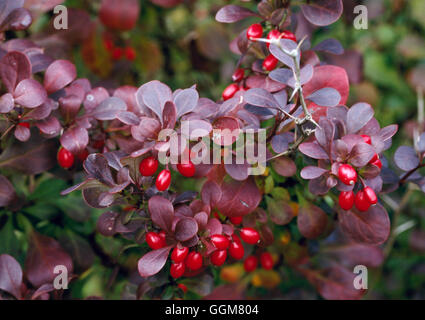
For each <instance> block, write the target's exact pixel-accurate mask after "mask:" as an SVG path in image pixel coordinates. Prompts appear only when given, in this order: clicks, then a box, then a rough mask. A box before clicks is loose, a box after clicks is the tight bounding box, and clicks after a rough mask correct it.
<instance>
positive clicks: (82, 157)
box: [78, 149, 89, 161]
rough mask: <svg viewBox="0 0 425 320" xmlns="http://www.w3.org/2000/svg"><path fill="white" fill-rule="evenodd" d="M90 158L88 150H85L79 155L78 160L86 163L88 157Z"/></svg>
mask: <svg viewBox="0 0 425 320" xmlns="http://www.w3.org/2000/svg"><path fill="white" fill-rule="evenodd" d="M88 156H89V152H88V151H87V149H84V150H83V151H81V152H80V154H79V155H78V159H80V161H85V160H86V159H87V157H88Z"/></svg>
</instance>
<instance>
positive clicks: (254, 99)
mask: <svg viewBox="0 0 425 320" xmlns="http://www.w3.org/2000/svg"><path fill="white" fill-rule="evenodd" d="M244 100H245V101H246V102H247V103H249V104H252V105H254V106H258V107H265V108H279V104H278V103H277V102H276V100H275V99H274V97H273V95H272V94H271V93H270V92H268V91H266V90H264V89H260V88H253V89H249V90H248V91H246V92H245V94H244Z"/></svg>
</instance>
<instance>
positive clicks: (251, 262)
mask: <svg viewBox="0 0 425 320" xmlns="http://www.w3.org/2000/svg"><path fill="white" fill-rule="evenodd" d="M257 265H258V259H257V257H256V256H249V257H248V258H246V259H245V261H244V262H243V267H244V269H245V271H246V272H252V271H254V270H255V269H257Z"/></svg>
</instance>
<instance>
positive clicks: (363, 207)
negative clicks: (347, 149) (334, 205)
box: [338, 135, 382, 212]
mask: <svg viewBox="0 0 425 320" xmlns="http://www.w3.org/2000/svg"><path fill="white" fill-rule="evenodd" d="M361 136H362V138H363V140H364V141H365V142H366V143H367V144H372V139H371V138H370V136H368V135H361ZM369 164H372V165H375V166H377V167H378V168H380V169H381V168H382V162H381V160H380V159H379V155H378V154H376V153H375V155H374V156H373V158H372V159H371V160H370V162H369ZM338 178H339V180H340V181H341V182H342V183H344V184H346V185H354V184H355V183H356V182H357V171H356V170H355V169H354V168H353V167H352V166H351V165H349V164H342V165H341V166H340V167H339V169H338ZM377 202H378V198H377V196H376V194H375V191H373V189H372V188H370V187H365V188H363V189H362V190H360V191H358V192H357V193H356V194H355V193H354V192H353V191H343V192H341V193H340V194H339V205H340V206H341V208H342V209H344V210H350V209H351V208H352V207H353V206H356V208H357V209H358V210H359V211H362V212H364V211H367V210H369V208H370V206H372V205H374V204H376V203H377Z"/></svg>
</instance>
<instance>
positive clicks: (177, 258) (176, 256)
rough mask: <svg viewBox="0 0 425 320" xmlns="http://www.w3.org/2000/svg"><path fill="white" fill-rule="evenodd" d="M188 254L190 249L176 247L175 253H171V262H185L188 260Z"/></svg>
mask: <svg viewBox="0 0 425 320" xmlns="http://www.w3.org/2000/svg"><path fill="white" fill-rule="evenodd" d="M188 253H189V248H188V247H183V248H179V247H177V246H176V247H175V248H174V249H173V252H171V260H173V261H174V262H176V263H178V262H183V261H184V259H186V257H187V254H188Z"/></svg>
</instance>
